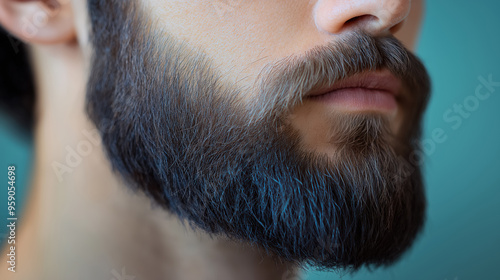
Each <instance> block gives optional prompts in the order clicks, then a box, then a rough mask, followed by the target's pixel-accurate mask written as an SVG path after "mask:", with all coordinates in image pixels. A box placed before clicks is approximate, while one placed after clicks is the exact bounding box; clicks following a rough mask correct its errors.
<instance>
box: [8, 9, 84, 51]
mask: <svg viewBox="0 0 500 280" xmlns="http://www.w3.org/2000/svg"><path fill="white" fill-rule="evenodd" d="M0 25H2V26H3V28H4V29H6V30H7V31H8V32H9V33H11V34H12V35H14V36H15V37H17V38H19V39H20V40H22V41H24V42H26V43H30V44H61V43H66V42H70V41H72V40H74V39H75V37H76V33H75V26H74V21H73V11H72V9H71V1H70V0H0Z"/></svg>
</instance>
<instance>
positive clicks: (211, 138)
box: [87, 0, 426, 270]
mask: <svg viewBox="0 0 500 280" xmlns="http://www.w3.org/2000/svg"><path fill="white" fill-rule="evenodd" d="M133 5H134V4H132V3H130V4H124V3H122V2H120V1H109V0H108V1H99V0H90V1H89V7H90V12H91V19H92V24H93V39H92V41H93V46H94V58H93V64H92V71H91V75H90V79H89V83H88V92H87V98H88V112H89V116H90V118H91V119H92V120H93V121H94V123H95V124H96V126H97V127H98V129H99V130H100V132H101V135H102V138H103V143H104V146H105V148H106V151H107V154H108V157H109V159H110V160H111V162H112V164H113V167H114V168H115V169H116V171H118V172H119V173H120V174H121V175H122V176H123V177H124V178H125V179H127V181H128V182H130V184H131V186H132V187H135V188H136V189H139V190H141V191H144V192H145V193H146V194H148V195H149V196H150V197H151V198H152V199H153V200H154V201H155V202H156V203H157V204H158V205H159V206H161V207H163V208H165V209H166V210H168V211H170V212H172V213H175V214H176V215H178V216H179V218H181V219H185V220H187V221H188V222H189V223H190V225H192V226H193V227H194V228H200V229H202V230H204V231H206V232H208V233H211V234H215V235H219V236H224V237H227V238H229V239H233V240H237V241H243V242H248V243H251V244H255V245H257V246H258V247H260V248H263V249H265V250H266V251H267V252H269V253H270V254H273V255H276V256H278V257H279V258H280V259H283V260H285V261H289V262H293V263H296V264H297V265H301V266H302V265H306V264H309V265H313V266H317V267H320V268H326V269H331V268H347V267H349V268H352V269H354V270H356V269H358V268H360V267H361V266H362V265H365V264H366V265H374V266H379V265H389V264H391V263H393V262H394V261H395V260H397V259H398V258H399V257H400V256H401V255H402V253H403V252H405V251H406V249H408V248H409V247H410V245H411V244H412V243H413V241H414V239H415V237H416V236H417V234H418V233H419V232H420V230H421V229H422V227H423V222H424V218H425V196H424V189H423V185H422V180H421V174H420V170H419V169H418V167H415V169H414V170H413V172H411V173H408V172H407V170H403V166H402V165H401V164H400V163H401V162H400V159H401V158H405V157H407V156H408V155H409V153H410V152H411V151H413V150H414V147H412V146H411V145H410V143H413V142H412V140H415V139H417V137H418V136H419V130H420V128H419V123H420V117H421V111H422V110H423V107H425V100H426V98H425V97H422V98H421V100H420V101H419V102H418V104H414V107H418V110H415V111H412V112H411V113H409V115H411V117H409V118H408V120H407V122H408V123H407V124H410V125H411V126H410V127H412V129H411V131H409V132H407V133H404V136H402V135H398V136H394V135H391V133H390V131H389V130H388V123H387V121H386V120H385V119H384V118H383V117H382V116H379V115H370V114H367V115H339V116H338V117H337V119H338V122H337V123H336V125H335V130H336V131H338V134H337V137H333V138H332V141H333V142H334V143H335V145H336V149H337V153H336V155H335V156H334V158H329V157H326V156H325V155H321V154H316V153H314V152H308V151H305V149H303V148H302V147H301V144H300V143H301V141H300V137H299V136H298V134H297V132H296V131H294V130H293V129H292V128H291V127H290V126H289V125H287V124H286V122H284V121H283V120H284V119H285V118H286V112H287V110H286V108H289V106H292V105H291V103H286V102H285V103H282V104H280V102H278V101H276V102H275V103H272V102H271V103H270V102H264V101H262V100H260V101H256V102H255V103H254V104H257V105H254V106H253V107H251V108H249V107H248V106H245V105H243V103H242V102H240V101H239V100H238V99H237V98H236V97H237V96H241V94H242V90H240V89H238V88H236V87H234V86H231V85H227V84H224V83H222V82H221V81H222V79H221V77H220V76H219V75H218V74H217V71H215V70H214V69H213V68H212V67H211V63H210V60H209V59H208V58H207V57H205V56H204V55H202V54H200V53H197V52H194V51H191V50H189V48H188V46H185V45H182V44H179V43H178V42H176V41H175V40H174V39H173V38H169V37H168V36H164V35H162V36H154V35H153V34H151V33H153V32H154V30H158V28H157V27H156V26H154V25H151V24H150V23H148V21H147V20H144V19H143V18H141V16H140V15H138V10H140V9H138V8H137V7H132V6H133ZM117 26H119V27H120V28H117ZM144 30H148V31H147V32H144ZM159 33H160V32H159ZM157 34H158V33H157ZM161 34H163V33H161ZM359 36H361V35H359ZM362 38H363V39H367V38H366V36H365V37H362ZM370 40H375V39H370ZM370 42H371V41H370ZM405 55H408V54H406V53H405ZM159 58H162V59H159ZM381 66H383V65H375V66H374V67H375V68H376V67H381ZM423 82H425V81H423ZM417 83H418V81H417ZM263 88H265V87H263ZM424 89H425V86H424ZM417 93H418V94H420V95H425V94H426V93H425V91H424V90H422V91H421V92H420V91H419V92H417ZM272 94H273V93H272V91H267V92H265V94H263V95H262V96H264V97H265V96H268V97H269V96H271V95H272ZM276 100H277V99H276ZM266 101H270V100H266ZM269 104H275V106H270V107H269ZM283 104H286V105H283ZM258 106H260V107H259V108H258ZM256 112H257V113H256ZM255 116H257V117H255ZM407 127H408V126H407ZM395 147H397V148H398V149H397V150H398V153H396V151H395Z"/></svg>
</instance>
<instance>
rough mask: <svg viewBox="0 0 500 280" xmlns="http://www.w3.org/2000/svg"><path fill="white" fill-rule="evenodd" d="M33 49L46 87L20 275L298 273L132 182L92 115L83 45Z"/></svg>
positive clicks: (21, 236)
mask: <svg viewBox="0 0 500 280" xmlns="http://www.w3.org/2000/svg"><path fill="white" fill-rule="evenodd" d="M31 55H32V66H33V71H34V73H35V76H36V84H37V93H38V95H37V98H38V100H37V102H38V104H37V123H36V131H35V165H34V177H33V181H32V188H31V195H30V199H29V202H28V203H27V205H29V206H28V208H27V209H26V211H25V214H24V215H23V217H21V219H20V225H21V228H20V229H19V230H18V238H17V239H18V242H17V243H18V246H17V260H18V263H19V264H21V263H22V266H21V265H20V266H19V267H18V269H17V273H16V274H15V275H14V277H18V278H17V279H73V278H74V277H73V276H74V275H75V273H76V275H79V276H80V277H81V279H87V278H89V277H90V276H91V275H92V278H93V279H101V278H102V279H108V278H109V279H113V276H114V277H115V278H116V279H122V278H123V279H128V278H125V277H124V275H131V276H136V278H137V279H174V280H191V279H193V280H194V279H196V280H199V279H248V280H254V279H259V280H260V279H273V280H275V279H282V277H283V275H287V274H288V275H290V274H291V273H292V268H291V267H292V266H291V265H288V264H283V263H280V262H278V261H276V260H274V259H272V258H271V257H269V256H267V255H265V254H264V253H262V252H261V251H260V250H258V249H252V248H248V246H246V245H244V244H236V243H231V242H229V241H227V240H225V239H222V238H212V237H209V236H208V235H207V234H206V233H203V232H201V231H196V230H194V229H192V228H190V227H189V226H187V225H184V224H183V223H181V221H179V219H178V218H177V217H176V216H174V215H171V214H169V213H168V212H167V211H165V210H162V209H158V208H154V207H152V206H151V202H150V200H149V199H148V198H146V197H145V196H144V195H142V194H139V193H134V192H132V191H130V190H128V189H127V187H126V186H125V183H124V182H122V181H121V180H120V179H119V177H118V176H116V174H114V173H113V172H112V170H111V167H110V164H109V162H108V160H107V159H106V157H105V155H104V153H103V148H102V147H101V144H100V139H99V136H98V134H97V130H96V129H95V128H94V127H93V125H92V124H91V123H90V122H89V121H88V119H87V117H86V115H85V111H84V104H85V82H86V76H87V75H86V70H85V67H83V66H82V65H85V63H84V61H85V59H84V57H83V55H82V54H81V51H80V49H79V48H78V46H77V45H76V44H75V45H64V46H59V47H54V46H51V47H42V46H36V47H33V48H32V50H31ZM5 255H6V253H5V254H2V258H3V259H2V261H4V260H5V261H6V260H7V259H6V257H5ZM4 263H5V262H4ZM289 269H290V270H289ZM7 272H8V271H7ZM2 273H6V272H5V271H1V272H0V278H1V279H7V278H4V277H2ZM8 273H9V278H8V279H16V278H12V277H13V275H12V274H11V272H8ZM99 275H100V277H99ZM103 277H104V278H103ZM120 277H122V278H120ZM287 279H291V278H287Z"/></svg>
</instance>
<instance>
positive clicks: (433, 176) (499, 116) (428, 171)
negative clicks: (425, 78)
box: [0, 0, 500, 280]
mask: <svg viewBox="0 0 500 280" xmlns="http://www.w3.org/2000/svg"><path fill="white" fill-rule="evenodd" d="M499 14H500V2H498V1H493V0H490V1H470V0H469V1H466V0H455V1H439V0H433V1H428V3H427V12H426V18H425V21H424V26H423V30H422V33H421V40H420V43H419V48H418V55H419V56H420V57H421V58H422V60H423V61H424V63H425V64H426V66H427V67H428V70H429V72H430V74H431V77H432V79H433V97H432V99H431V102H430V106H429V109H428V111H427V114H426V118H425V131H424V132H425V135H424V139H430V138H431V132H432V131H433V130H434V129H437V128H440V129H442V130H444V131H445V133H446V136H447V138H446V141H444V142H443V143H436V145H435V148H434V149H433V150H430V151H429V152H428V153H427V154H426V155H427V156H426V162H425V165H424V171H425V172H424V174H425V178H426V182H427V185H426V189H427V197H428V204H429V207H428V219H427V224H426V228H425V230H424V232H423V234H422V235H421V236H420V238H419V239H418V240H417V242H416V243H415V245H414V246H413V248H412V249H411V250H410V251H409V252H408V253H407V254H406V255H405V256H404V258H403V259H402V260H401V261H400V262H398V263H397V264H395V265H394V266H392V267H390V268H388V269H378V270H374V271H372V272H369V271H368V270H362V271H361V272H359V273H357V274H355V275H349V274H346V275H344V274H341V275H343V277H340V276H339V274H337V273H325V272H317V271H310V272H309V273H308V274H307V275H306V276H305V277H304V278H305V279H307V280H326V279H328V280H336V279H344V280H390V279H404V280H413V279H415V280H466V279H473V280H477V279H479V280H490V279H491V280H494V279H500V271H499V266H500V188H499V187H500V125H499V120H500V87H498V88H496V91H495V92H493V93H491V96H490V97H489V98H488V99H487V100H485V101H480V103H479V107H478V108H477V109H476V110H473V111H472V112H470V116H469V117H468V118H466V119H465V118H462V121H463V122H462V124H461V126H460V127H458V128H457V129H453V127H452V125H453V123H449V122H446V121H445V120H444V119H443V114H444V113H445V112H446V111H447V110H448V109H453V106H454V104H462V103H463V102H464V100H465V99H466V98H468V97H469V96H473V95H474V93H475V90H476V87H477V86H478V85H480V82H479V80H478V77H479V76H483V77H485V78H488V76H489V75H492V78H493V80H494V81H498V82H500V68H499V66H500V53H499V52H500V32H499V28H500V15H499ZM454 115H456V114H454ZM32 156H33V147H32V142H31V140H30V139H29V138H28V137H26V136H25V135H23V134H22V133H20V132H19V131H18V130H17V129H16V127H15V124H14V123H13V122H12V121H11V120H10V119H9V118H8V117H7V116H4V115H1V114H0V178H2V174H4V173H5V175H3V176H5V177H4V178H5V179H4V180H3V182H4V183H5V182H6V178H7V174H6V172H7V166H8V165H11V164H14V165H16V167H17V173H18V174H17V175H18V176H17V190H18V199H19V200H20V203H21V204H23V201H25V198H26V196H27V194H28V190H27V186H28V185H30V181H29V180H30V174H31V167H32V166H31V164H32V161H33V160H32ZM0 181H2V180H0ZM6 194H7V191H6V187H5V188H3V187H2V188H0V219H1V220H2V221H5V218H6V217H7V209H6V208H7V207H6V205H7V202H6ZM24 204H25V203H24ZM2 205H3V206H2ZM4 206H5V207H4ZM1 224H3V223H1ZM1 224H0V225H1ZM2 234H5V229H4V227H3V226H1V227H0V236H1V235H2Z"/></svg>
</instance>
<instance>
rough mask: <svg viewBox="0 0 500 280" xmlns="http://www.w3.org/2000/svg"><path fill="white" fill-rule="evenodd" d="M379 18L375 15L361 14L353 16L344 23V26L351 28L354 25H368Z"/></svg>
mask: <svg viewBox="0 0 500 280" xmlns="http://www.w3.org/2000/svg"><path fill="white" fill-rule="evenodd" d="M377 19H378V18H377V17H376V16H373V15H361V16H357V17H353V18H351V19H349V20H348V21H346V22H345V23H344V28H347V29H349V28H352V27H362V26H364V25H366V24H367V23H368V22H371V21H375V20H377Z"/></svg>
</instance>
